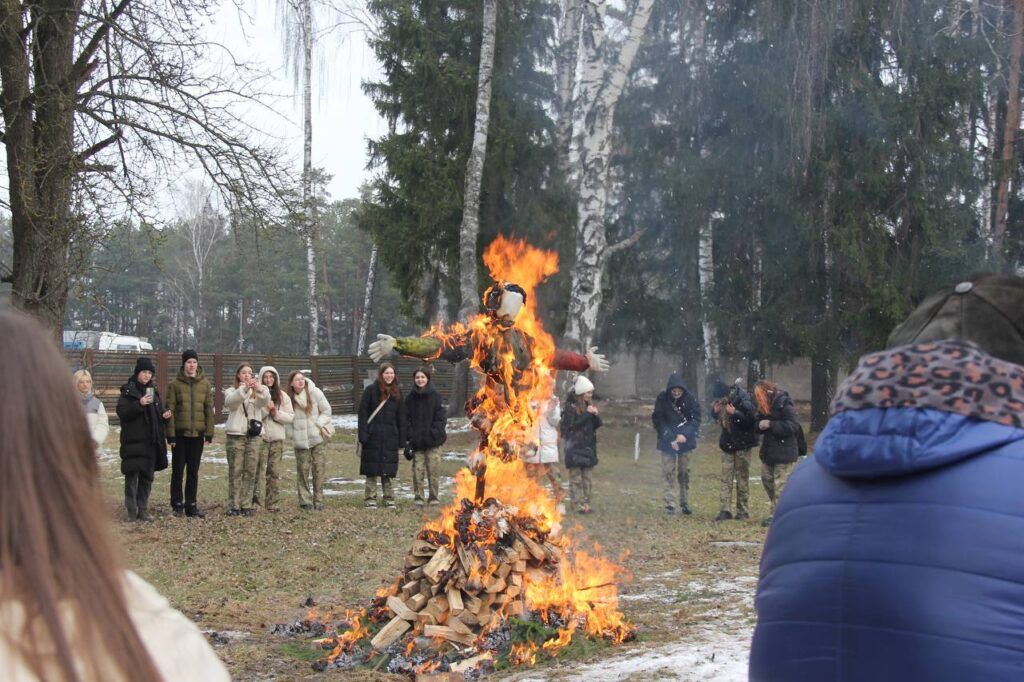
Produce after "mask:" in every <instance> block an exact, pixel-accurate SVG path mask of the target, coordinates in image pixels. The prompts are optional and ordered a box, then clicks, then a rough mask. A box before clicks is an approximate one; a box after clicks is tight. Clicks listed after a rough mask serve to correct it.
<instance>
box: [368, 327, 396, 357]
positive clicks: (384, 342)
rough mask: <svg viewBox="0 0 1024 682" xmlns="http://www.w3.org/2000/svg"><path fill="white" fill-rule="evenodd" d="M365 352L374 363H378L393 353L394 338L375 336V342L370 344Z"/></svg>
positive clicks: (382, 335)
mask: <svg viewBox="0 0 1024 682" xmlns="http://www.w3.org/2000/svg"><path fill="white" fill-rule="evenodd" d="M366 352H367V354H368V355H369V356H370V358H371V359H372V360H373V361H374V362H380V361H381V360H383V359H384V358H386V357H388V356H390V355H391V354H392V353H394V352H395V337H393V336H388V335H387V334H377V340H376V341H374V342H373V343H371V344H370V347H369V348H367V349H366Z"/></svg>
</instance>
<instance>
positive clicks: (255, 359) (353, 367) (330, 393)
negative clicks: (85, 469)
mask: <svg viewBox="0 0 1024 682" xmlns="http://www.w3.org/2000/svg"><path fill="white" fill-rule="evenodd" d="M64 357H65V359H66V360H67V361H68V364H69V365H70V366H71V369H72V370H78V369H87V370H89V372H90V373H91V374H92V380H93V390H94V391H95V393H96V397H97V398H99V399H100V400H101V401H103V405H104V407H106V408H107V413H108V415H109V416H110V419H111V421H116V420H117V414H116V412H115V407H116V405H117V397H118V395H119V393H120V388H121V386H122V385H123V384H124V383H125V382H126V381H128V379H129V378H131V375H132V371H133V370H134V369H135V361H136V360H137V359H138V358H140V357H149V358H151V359H152V360H153V362H154V364H155V365H156V382H157V387H158V388H159V390H160V395H161V396H166V395H167V385H168V384H169V383H170V382H171V381H172V380H173V379H174V377H175V376H177V374H178V370H179V369H180V368H181V355H180V354H178V353H168V352H164V351H160V352H152V353H130V352H124V351H95V350H65V351H64ZM243 362H245V363H248V364H250V365H252V367H253V371H256V372H258V371H259V370H260V368H261V367H263V366H265V365H272V366H273V367H274V368H275V369H276V370H277V371H278V373H280V375H281V382H282V383H286V382H287V381H288V374H289V373H291V372H292V371H293V370H302V371H305V372H306V373H307V374H308V375H309V376H310V377H311V378H312V379H313V382H314V383H315V384H316V385H317V386H319V387H320V390H322V391H323V392H324V396H326V398H327V401H328V402H329V403H330V404H331V411H332V412H333V413H334V414H350V413H353V412H355V411H356V409H357V408H358V406H359V398H360V397H361V396H362V393H363V386H364V380H367V379H373V378H375V377H376V376H377V365H376V363H374V362H373V360H371V359H370V358H368V357H355V356H352V355H313V356H309V355H299V356H285V355H256V354H254V353H250V354H244V353H243V354H238V353H200V354H199V366H200V367H202V368H203V373H204V374H206V376H207V378H209V379H210V383H211V384H212V385H213V386H214V387H215V388H216V387H219V388H220V390H214V404H215V406H216V409H215V413H216V415H217V421H218V422H223V421H224V420H225V419H227V412H226V411H225V410H224V391H225V390H226V389H228V388H231V386H232V385H233V384H234V378H235V369H237V367H238V365H240V364H242V363H243ZM392 364H393V365H394V366H395V369H396V371H397V372H398V378H399V381H400V382H401V385H402V392H403V393H406V392H408V391H409V390H410V389H411V388H412V375H413V372H414V371H415V370H416V368H417V367H419V366H420V365H421V364H423V363H422V362H421V361H419V360H410V359H407V358H395V359H393V360H392ZM457 371H463V372H465V371H468V370H467V368H466V363H461V364H460V365H452V364H449V363H447V362H438V363H436V364H435V365H433V373H432V379H431V383H433V384H434V387H435V388H436V389H437V390H438V392H439V393H440V394H441V395H442V396H443V397H444V399H445V401H450V399H451V395H452V389H453V387H454V384H455V374H456V372H457Z"/></svg>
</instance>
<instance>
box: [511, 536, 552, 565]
mask: <svg viewBox="0 0 1024 682" xmlns="http://www.w3.org/2000/svg"><path fill="white" fill-rule="evenodd" d="M517 535H518V538H519V540H520V541H522V543H523V545H525V546H526V550H527V551H528V552H529V553H530V556H532V557H533V558H534V559H536V560H537V561H541V560H543V559H545V558H546V557H547V555H546V554H545V553H544V550H543V549H542V548H541V546H540V545H538V544H537V543H536V542H534V541H533V540H531V539H530V536H529V535H527V534H526V533H518V534H517ZM520 556H522V552H520Z"/></svg>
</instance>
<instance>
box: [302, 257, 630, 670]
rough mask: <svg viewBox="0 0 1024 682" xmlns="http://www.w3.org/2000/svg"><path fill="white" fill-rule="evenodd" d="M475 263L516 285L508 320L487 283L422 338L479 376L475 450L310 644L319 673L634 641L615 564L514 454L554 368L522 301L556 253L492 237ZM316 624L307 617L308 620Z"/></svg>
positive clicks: (528, 441) (453, 663)
mask: <svg viewBox="0 0 1024 682" xmlns="http://www.w3.org/2000/svg"><path fill="white" fill-rule="evenodd" d="M484 263H485V264H486V265H487V267H488V268H489V270H490V273H491V276H492V277H493V278H494V280H495V282H496V283H497V284H496V286H497V287H499V288H500V287H502V286H503V285H502V283H515V284H516V285H518V287H520V288H521V291H522V292H523V296H522V298H524V299H525V301H524V305H523V306H522V308H521V309H519V310H518V312H517V313H513V317H514V327H513V326H511V324H510V321H509V320H508V319H505V320H501V319H499V318H497V317H496V316H495V314H494V308H495V307H496V306H495V305H491V302H489V301H488V300H487V296H488V295H493V292H494V288H493V287H492V289H491V290H489V292H488V294H487V295H485V304H487V307H488V308H489V309H491V310H490V311H489V313H483V314H480V315H478V316H477V317H475V318H474V319H472V320H469V321H467V322H466V323H465V324H456V325H453V326H452V327H450V328H446V329H441V328H432V329H431V330H429V331H428V332H427V333H426V334H424V336H423V337H422V338H423V340H424V343H425V344H426V346H425V347H427V348H428V349H430V350H429V352H430V354H431V356H432V357H433V358H435V359H436V358H438V357H440V358H442V359H456V358H457V357H469V358H470V363H471V367H472V368H473V369H474V370H476V371H478V372H480V373H481V374H482V375H483V377H484V380H483V381H482V382H481V386H480V388H479V390H478V391H477V392H476V393H475V395H474V396H473V397H472V398H471V399H470V400H469V401H468V403H467V414H468V415H469V417H470V420H471V422H472V423H473V424H474V426H475V427H476V428H477V430H478V432H479V434H480V441H479V445H478V446H477V447H476V448H475V450H474V451H473V453H472V454H471V455H470V466H468V467H466V468H464V469H462V470H461V471H460V472H459V473H458V474H457V475H456V478H455V486H454V501H453V502H452V504H451V505H449V506H448V507H446V508H444V509H443V510H442V511H441V514H440V517H439V518H436V519H433V520H431V521H429V522H427V523H426V524H425V525H424V527H423V528H422V530H421V531H420V532H419V533H418V534H417V536H416V537H415V538H414V539H412V541H411V545H410V547H409V550H408V553H407V555H406V557H405V564H404V570H403V572H402V573H401V575H400V576H399V577H398V578H397V579H396V580H395V581H394V583H393V584H391V585H390V586H388V587H386V588H383V589H381V590H380V591H378V594H377V595H376V596H375V598H374V599H373V601H372V603H371V605H370V606H369V607H368V608H364V609H361V610H359V611H357V612H349V613H347V614H346V617H345V619H344V622H343V625H342V626H341V628H340V629H339V631H338V634H336V635H332V636H329V637H326V638H325V639H323V640H321V642H322V644H323V646H324V647H325V649H329V650H330V651H329V653H328V654H327V656H326V657H325V658H324V659H323V660H322V661H320V662H319V663H318V667H319V668H320V669H323V668H326V667H328V666H332V667H333V666H337V667H343V666H356V665H370V666H374V667H376V666H385V664H386V667H385V668H384V669H386V670H388V671H391V672H404V673H407V674H413V675H415V674H424V673H429V672H432V671H438V672H447V671H454V672H467V671H477V672H483V671H486V670H487V669H489V668H490V667H492V666H495V665H498V664H499V663H500V664H505V663H508V664H512V665H524V664H525V665H532V664H534V663H535V662H537V660H538V658H539V657H544V656H549V657H550V656H557V655H558V653H559V652H560V651H561V650H563V649H564V648H565V647H567V646H570V645H571V643H572V642H573V641H574V638H579V637H588V638H591V639H599V640H604V641H608V642H611V643H621V642H623V641H626V640H629V639H631V638H632V637H633V635H634V628H633V627H632V626H631V625H630V624H629V623H628V622H627V621H626V620H625V619H624V617H623V615H622V614H621V613H620V612H619V610H618V585H617V582H616V579H617V577H619V578H621V576H623V575H624V572H623V570H622V569H621V568H620V567H619V566H617V565H616V564H615V563H613V562H611V561H609V560H607V559H604V558H602V557H601V556H600V548H599V547H595V548H593V549H592V550H591V551H585V550H584V549H582V548H581V547H579V546H578V545H577V543H576V542H575V541H574V540H573V538H572V537H571V534H570V533H569V532H567V531H566V529H564V528H563V507H562V506H561V505H560V503H559V501H558V500H557V499H556V498H555V496H554V495H553V493H552V492H549V491H548V489H547V488H545V487H544V486H542V485H540V484H539V483H538V482H537V481H535V480H534V479H532V478H530V477H529V476H528V475H527V473H526V470H525V467H524V466H523V464H522V462H521V461H520V459H519V457H518V454H519V453H520V452H523V451H524V449H525V448H532V447H536V446H537V443H536V437H537V430H536V428H535V424H536V423H537V420H538V405H542V404H543V403H544V401H545V400H547V399H548V398H549V397H550V396H551V395H552V393H553V391H554V373H555V370H554V369H553V368H554V367H558V366H560V365H559V363H558V362H557V361H556V354H558V353H560V351H557V350H556V348H555V343H554V341H553V339H552V338H551V336H550V334H548V333H547V332H546V331H545V330H544V327H543V325H542V324H541V322H540V320H539V318H538V317H537V311H536V297H535V296H533V295H532V294H533V291H534V288H535V287H536V286H537V285H538V284H540V283H541V282H542V281H544V280H545V279H547V278H548V277H550V276H551V275H552V274H554V273H555V272H556V271H557V269H558V259H557V255H556V254H554V253H552V252H546V251H542V250H540V249H536V248H534V247H531V246H529V245H528V244H526V243H525V242H522V241H518V240H508V239H504V238H500V237H499V238H498V239H497V240H496V241H495V242H494V243H492V244H491V245H490V247H488V249H487V251H486V253H485V254H484ZM517 290H519V289H517ZM384 338H390V337H384ZM328 619H330V616H327V615H323V614H317V613H311V614H310V616H309V618H308V622H309V623H317V622H323V621H326V620H328Z"/></svg>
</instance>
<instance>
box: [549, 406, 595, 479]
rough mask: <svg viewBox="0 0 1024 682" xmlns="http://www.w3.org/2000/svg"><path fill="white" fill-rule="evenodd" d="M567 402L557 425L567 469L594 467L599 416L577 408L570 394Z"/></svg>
mask: <svg viewBox="0 0 1024 682" xmlns="http://www.w3.org/2000/svg"><path fill="white" fill-rule="evenodd" d="M567 402H568V407H567V408H566V409H565V410H564V411H563V412H562V421H561V423H560V424H559V425H558V430H559V433H561V434H562V446H563V447H564V448H565V466H566V468H567V469H586V468H589V467H595V466H597V430H598V429H599V428H600V427H601V417H599V416H598V415H596V414H590V413H589V412H587V411H586V410H584V411H583V412H580V411H579V410H577V409H576V399H575V396H573V395H572V394H570V395H569V400H568V401H567Z"/></svg>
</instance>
